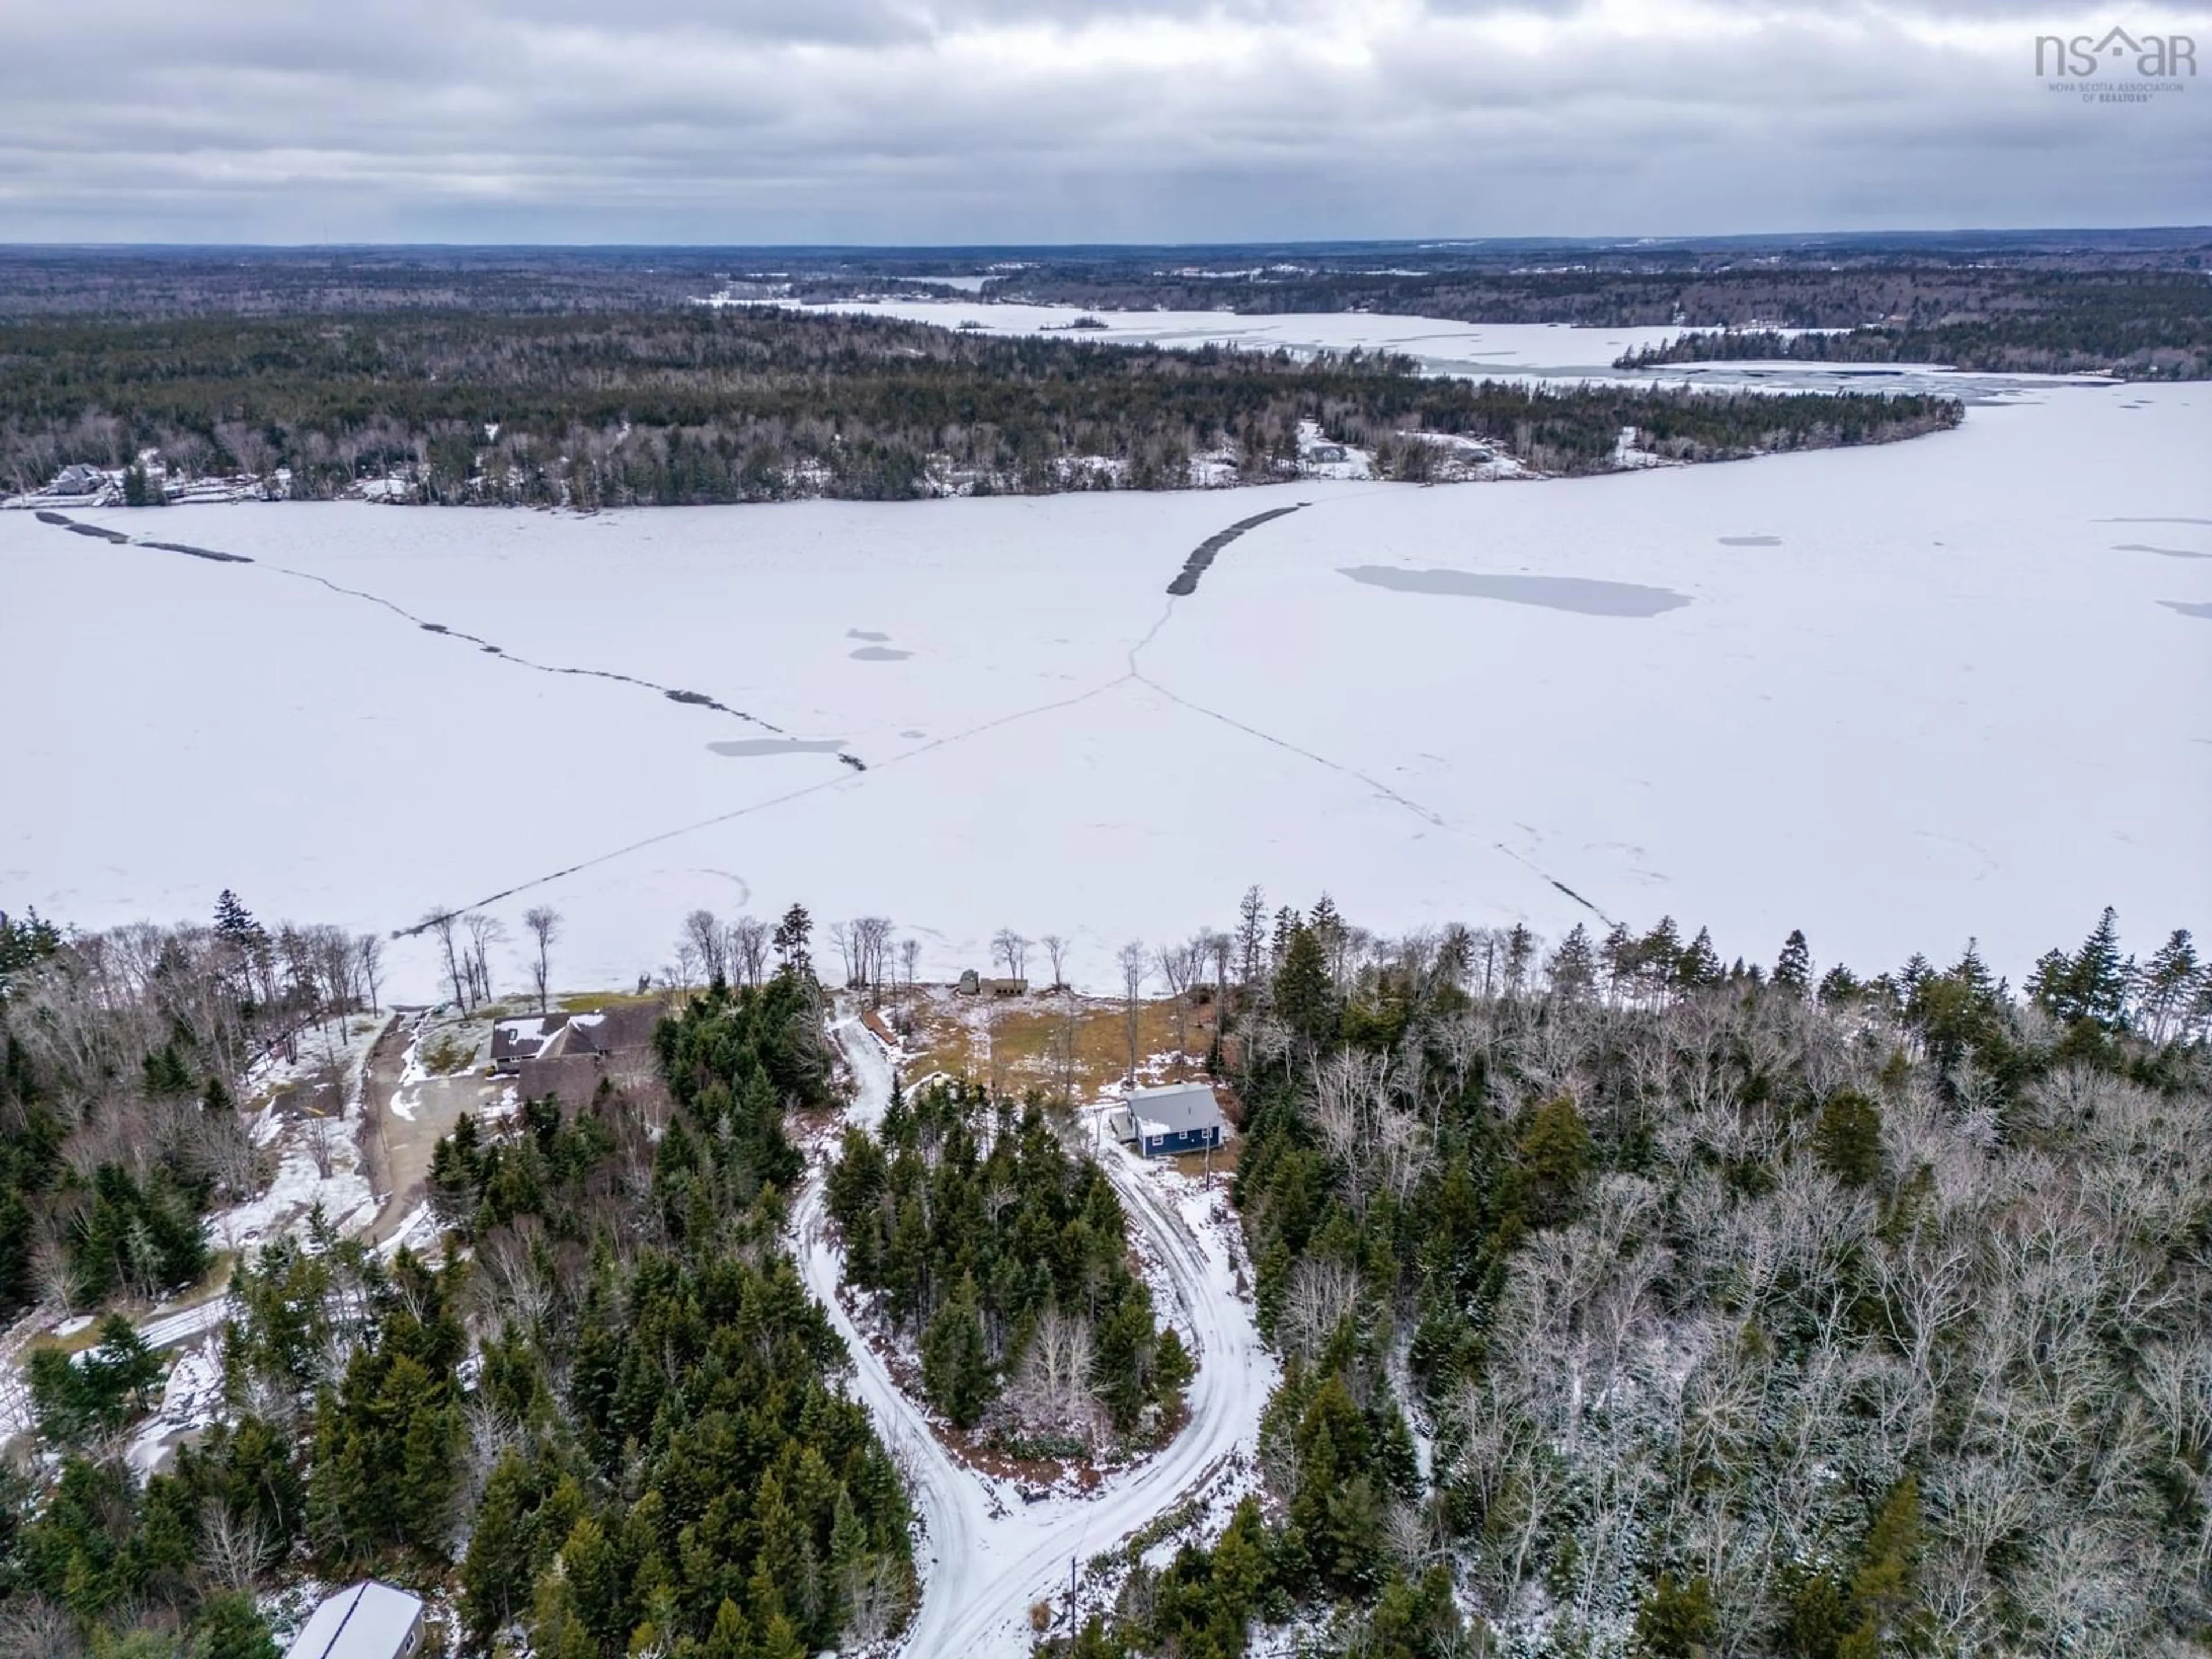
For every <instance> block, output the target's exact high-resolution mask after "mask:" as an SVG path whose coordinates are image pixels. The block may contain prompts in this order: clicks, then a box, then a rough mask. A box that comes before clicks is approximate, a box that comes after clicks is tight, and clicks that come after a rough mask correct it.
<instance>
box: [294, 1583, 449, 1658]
mask: <svg viewBox="0 0 2212 1659" xmlns="http://www.w3.org/2000/svg"><path fill="white" fill-rule="evenodd" d="M421 1650H422V1602H420V1601H417V1600H416V1598H415V1597H413V1596H411V1595H408V1594H407V1592H406V1591H405V1590H399V1589H392V1586H391V1585H389V1584H380V1583H377V1582H376V1580H374V1578H370V1579H365V1580H363V1581H362V1583H358V1584H352V1585H349V1586H348V1587H347V1588H346V1589H342V1590H340V1591H339V1592H338V1593H337V1595H332V1596H330V1597H328V1598H326V1599H325V1601H324V1602H323V1604H322V1606H320V1607H317V1608H316V1609H315V1611H314V1613H313V1616H311V1617H310V1618H309V1619H308V1620H307V1623H306V1625H304V1626H301V1631H300V1633H299V1634H298V1635H297V1636H295V1637H294V1638H292V1645H291V1646H290V1647H289V1648H288V1649H286V1650H285V1652H284V1659H409V1656H410V1655H412V1654H415V1653H417V1652H419V1651H421Z"/></svg>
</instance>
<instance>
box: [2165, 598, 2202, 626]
mask: <svg viewBox="0 0 2212 1659" xmlns="http://www.w3.org/2000/svg"><path fill="white" fill-rule="evenodd" d="M2159 603H2160V605H2164V606H2165V607H2166V609H2167V610H2168V611H2179V612H2180V613H2181V614H2182V615H2183V616H2185V617H2203V618H2204V620H2205V621H2207V622H2212V605H2191V603H2190V602H2189V601H2188V600H2186V599H2160V601H2159Z"/></svg>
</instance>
